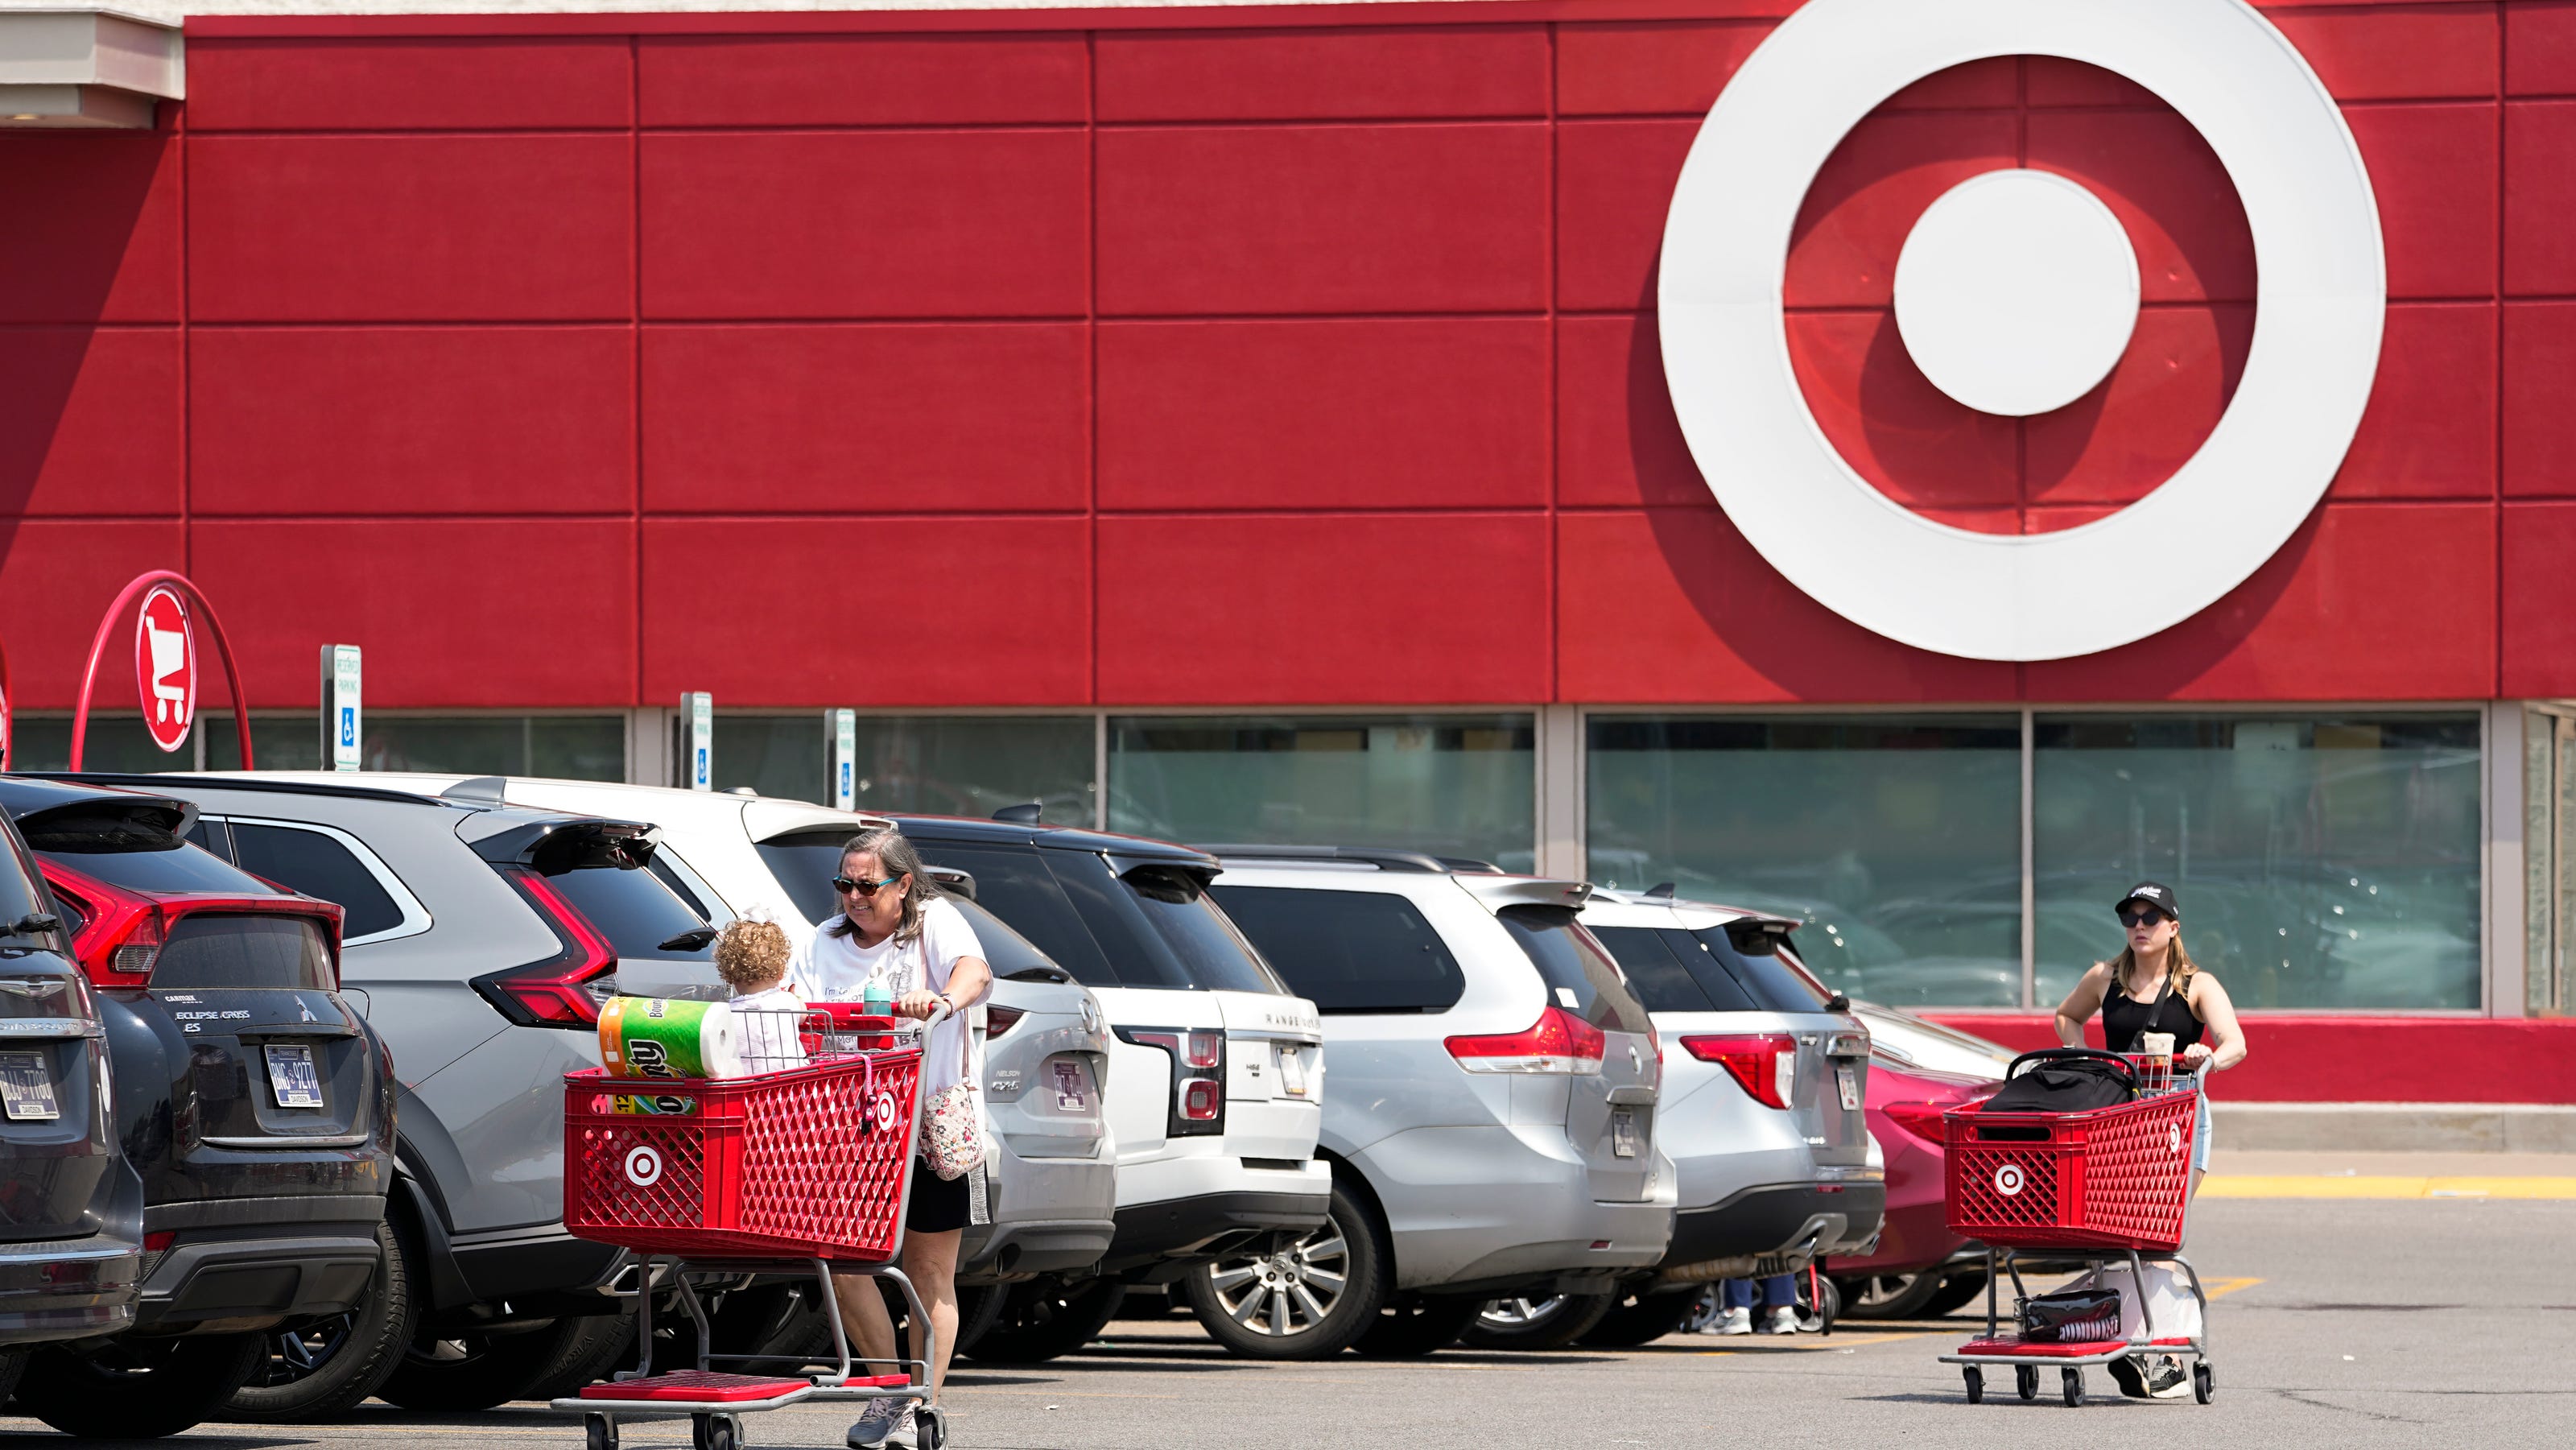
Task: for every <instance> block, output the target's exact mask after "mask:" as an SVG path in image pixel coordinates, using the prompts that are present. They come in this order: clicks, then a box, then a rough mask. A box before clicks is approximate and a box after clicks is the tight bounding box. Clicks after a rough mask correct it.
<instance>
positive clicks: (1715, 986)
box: [1592, 926, 1755, 1012]
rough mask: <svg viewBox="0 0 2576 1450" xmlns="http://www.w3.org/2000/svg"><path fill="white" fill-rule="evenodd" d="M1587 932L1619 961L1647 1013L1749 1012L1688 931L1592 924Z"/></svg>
mask: <svg viewBox="0 0 2576 1450" xmlns="http://www.w3.org/2000/svg"><path fill="white" fill-rule="evenodd" d="M1592 934H1593V935H1594V936H1596V937H1599V938H1600V939H1601V944H1602V945H1603V946H1606V947H1608V948H1609V949H1610V955H1612V956H1614V957H1616V958H1618V959H1619V967H1620V970H1622V971H1624V972H1626V973H1627V974H1628V984H1629V985H1630V986H1632V987H1634V988H1636V990H1637V995H1638V996H1639V997H1640V998H1643V999H1644V1001H1645V1003H1646V1010H1648V1011H1650V1012H1750V1011H1753V1010H1754V1007H1755V1004H1754V1001H1753V999H1752V998H1751V997H1749V996H1746V995H1745V992H1744V989H1743V988H1742V987H1739V986H1737V985H1736V984H1735V979H1734V978H1733V977H1730V976H1728V975H1727V974H1726V969H1725V968H1723V967H1721V966H1719V965H1718V964H1717V963H1716V962H1715V961H1714V960H1712V959H1711V958H1710V957H1709V954H1708V949H1707V948H1705V947H1703V946H1701V945H1700V944H1699V942H1698V940H1697V939H1696V938H1694V937H1692V935H1691V934H1690V933H1689V932H1686V931H1678V930H1672V929H1658V928H1651V927H1642V926H1596V927H1593V928H1592Z"/></svg>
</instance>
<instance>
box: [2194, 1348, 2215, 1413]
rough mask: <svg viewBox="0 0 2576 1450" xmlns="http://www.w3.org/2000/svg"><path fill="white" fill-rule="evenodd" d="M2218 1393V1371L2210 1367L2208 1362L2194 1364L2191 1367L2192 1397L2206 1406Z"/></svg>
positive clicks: (2202, 1361) (2201, 1361)
mask: <svg viewBox="0 0 2576 1450" xmlns="http://www.w3.org/2000/svg"><path fill="white" fill-rule="evenodd" d="M2217 1393H2218V1371H2216V1370H2214V1369H2211V1368H2210V1367H2209V1361H2208V1360H2205V1359H2204V1360H2200V1361H2197V1362H2196V1363H2194V1364H2193V1365H2192V1367H2191V1397H2192V1398H2193V1399H2195V1400H2198V1401H2200V1402H2201V1403H2202V1404H2204V1405H2205V1404H2208V1403H2209V1401H2210V1399H2211V1397H2213V1396H2215V1395H2216V1394H2217Z"/></svg>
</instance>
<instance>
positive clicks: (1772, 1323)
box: [1762, 1304, 1798, 1334]
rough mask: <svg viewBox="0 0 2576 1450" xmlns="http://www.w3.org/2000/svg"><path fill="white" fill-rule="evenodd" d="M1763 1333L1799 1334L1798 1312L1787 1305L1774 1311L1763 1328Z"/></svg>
mask: <svg viewBox="0 0 2576 1450" xmlns="http://www.w3.org/2000/svg"><path fill="white" fill-rule="evenodd" d="M1762 1332H1763V1333H1765V1334H1795V1333H1797V1332H1798V1311H1797V1310H1795V1309H1792V1308H1790V1307H1789V1306H1788V1305H1786V1304H1783V1305H1781V1306H1780V1307H1779V1308H1777V1309H1774V1310H1772V1311H1771V1317H1770V1319H1769V1320H1768V1322H1766V1323H1764V1324H1763V1326H1762Z"/></svg>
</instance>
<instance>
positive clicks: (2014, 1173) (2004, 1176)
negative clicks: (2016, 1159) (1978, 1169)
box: [1995, 1163, 2021, 1198]
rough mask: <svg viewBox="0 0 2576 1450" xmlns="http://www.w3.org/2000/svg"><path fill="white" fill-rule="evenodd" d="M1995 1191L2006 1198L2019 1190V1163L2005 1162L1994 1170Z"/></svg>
mask: <svg viewBox="0 0 2576 1450" xmlns="http://www.w3.org/2000/svg"><path fill="white" fill-rule="evenodd" d="M1995 1192H1997V1193H2000V1194H2002V1195H2003V1196H2004V1197H2006V1198H2011V1197H2014V1196H2015V1195H2017V1194H2019V1193H2020V1192H2021V1165H2020V1164H2018V1163H2007V1164H2005V1165H2004V1166H2002V1167H2001V1168H1998V1169H1996V1170H1995Z"/></svg>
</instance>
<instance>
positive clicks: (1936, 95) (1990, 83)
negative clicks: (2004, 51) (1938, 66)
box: [1879, 55, 2021, 111]
mask: <svg viewBox="0 0 2576 1450" xmlns="http://www.w3.org/2000/svg"><path fill="white" fill-rule="evenodd" d="M2020 99H2021V58H2020V57H2018V56H2009V55H1999V56H1995V57H1993V58H1991V59H1988V60H1972V61H1969V62H1968V63H1967V64H1965V65H1954V66H1952V67H1950V68H1949V69H1947V70H1937V71H1934V72H1933V73H1932V74H1930V75H1928V76H1925V77H1924V78H1923V79H1921V80H1919V81H1916V82H1915V83H1914V84H1912V85H1910V86H1907V87H1905V88H1904V89H1902V90H1900V91H1898V92H1897V93H1896V94H1895V95H1892V96H1890V97H1888V98H1887V99H1886V100H1884V101H1882V102H1880V103H1879V109H1881V110H1883V111H1990V110H1995V109H1998V108H2004V107H2010V106H2015V105H2018V104H2020Z"/></svg>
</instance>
